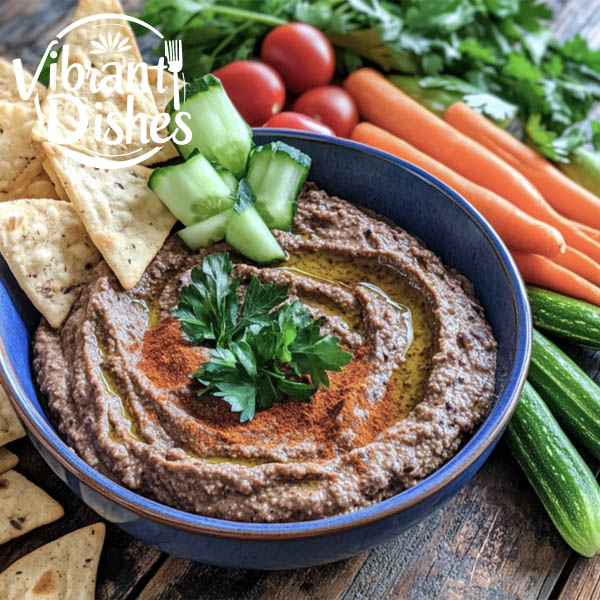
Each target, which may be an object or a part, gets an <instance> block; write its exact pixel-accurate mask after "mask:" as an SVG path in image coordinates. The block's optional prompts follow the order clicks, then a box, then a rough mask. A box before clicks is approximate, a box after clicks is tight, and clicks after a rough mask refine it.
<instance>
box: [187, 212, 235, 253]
mask: <svg viewBox="0 0 600 600" xmlns="http://www.w3.org/2000/svg"><path fill="white" fill-rule="evenodd" d="M232 214H233V209H232V208H230V209H229V210H225V211H223V212H221V213H219V214H216V215H214V216H212V217H210V219H206V220H204V221H200V223H196V224H195V225H192V226H190V227H186V228H185V229H182V230H181V231H178V232H177V235H178V236H179V237H180V238H181V239H182V240H183V242H184V243H185V245H186V246H188V247H189V248H191V249H192V250H197V249H198V248H205V247H206V246H210V245H211V244H216V243H217V242H220V241H221V240H224V239H225V234H226V233H227V223H228V222H229V218H230V217H231V215H232Z"/></svg>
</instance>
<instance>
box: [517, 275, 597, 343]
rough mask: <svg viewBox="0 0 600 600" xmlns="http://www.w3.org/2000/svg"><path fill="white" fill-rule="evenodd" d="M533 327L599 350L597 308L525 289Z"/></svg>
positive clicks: (547, 292)
mask: <svg viewBox="0 0 600 600" xmlns="http://www.w3.org/2000/svg"><path fill="white" fill-rule="evenodd" d="M527 293H528V295H529V304H530V305H531V315H532V317H533V324H534V325H535V326H536V327H539V328H540V329H544V330H545V331H549V332H550V333H552V334H554V335H556V336H557V337H561V338H564V339H566V340H570V341H572V342H575V343H577V344H581V345H583V346H588V347H590V348H598V349H600V307H598V306H595V305H594V304H589V303H588V302H584V301H583V300H576V299H575V298H570V297H569V296H563V295H562V294H557V293H556V292H551V291H550V290H543V289H542V288H538V287H534V286H531V285H528V286H527Z"/></svg>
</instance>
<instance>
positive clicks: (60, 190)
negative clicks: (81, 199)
mask: <svg viewBox="0 0 600 600" xmlns="http://www.w3.org/2000/svg"><path fill="white" fill-rule="evenodd" d="M44 156H45V155H44ZM42 167H44V171H45V172H46V175H47V176H48V178H49V179H50V181H51V182H52V185H53V186H54V191H55V192H56V195H57V197H58V199H59V200H65V201H66V202H69V197H68V196H67V192H65V188H64V187H63V186H62V183H61V182H60V179H59V178H58V177H57V175H56V173H55V172H54V169H53V167H52V163H51V162H50V161H49V160H48V159H47V158H46V159H45V160H44V162H43V163H42Z"/></svg>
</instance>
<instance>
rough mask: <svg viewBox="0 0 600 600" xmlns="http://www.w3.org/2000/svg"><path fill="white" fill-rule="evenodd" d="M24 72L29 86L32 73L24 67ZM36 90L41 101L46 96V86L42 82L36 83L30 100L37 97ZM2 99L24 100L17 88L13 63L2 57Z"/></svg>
mask: <svg viewBox="0 0 600 600" xmlns="http://www.w3.org/2000/svg"><path fill="white" fill-rule="evenodd" d="M23 73H24V75H25V85H26V86H27V87H28V88H29V85H30V84H31V80H32V77H31V74H30V73H28V72H27V71H26V70H25V69H23ZM36 92H37V93H38V95H39V97H40V102H41V101H42V100H44V98H46V88H45V87H44V86H43V85H42V84H41V83H36V85H35V89H34V91H33V94H32V95H31V98H30V100H28V102H29V101H32V100H33V99H34V98H35V94H36ZM0 100H9V101H10V102H24V100H23V99H22V98H21V96H20V95H19V90H18V89H17V81H16V79H15V72H14V70H13V66H12V63H10V62H7V61H6V60H4V59H3V58H0Z"/></svg>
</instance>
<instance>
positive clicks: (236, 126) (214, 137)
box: [167, 73, 253, 178]
mask: <svg viewBox="0 0 600 600" xmlns="http://www.w3.org/2000/svg"><path fill="white" fill-rule="evenodd" d="M185 98H186V99H185V101H184V102H182V103H181V108H180V110H179V111H175V110H174V109H173V101H171V103H170V104H169V106H168V107H167V112H168V113H169V114H170V115H171V120H170V122H169V133H173V131H174V130H175V129H176V127H177V126H176V123H175V114H174V113H175V112H187V113H189V114H190V115H191V120H188V124H189V127H190V129H191V131H192V141H191V142H190V143H189V144H177V148H178V150H179V153H180V154H181V155H182V156H183V157H184V158H187V157H188V156H189V155H190V154H191V153H192V152H193V150H195V149H198V150H199V151H200V152H201V153H202V154H204V156H206V158H208V160H211V161H214V162H218V163H219V164H221V165H223V166H224V167H225V168H227V169H229V170H230V171H231V172H232V173H233V175H234V176H235V177H237V178H241V177H243V176H244V175H245V173H246V163H247V162H248V156H249V154H250V150H251V149H252V146H253V143H252V130H251V129H250V127H249V125H248V124H247V123H246V122H245V121H244V119H242V117H241V116H240V114H239V113H238V111H237V109H236V108H235V106H234V105H233V103H232V102H231V100H230V99H229V96H227V93H226V92H225V90H224V89H223V86H222V85H221V82H220V81H219V80H218V79H217V78H216V77H215V76H214V75H211V74H210V73H209V74H208V75H204V76H203V77H200V78H198V79H196V80H194V81H193V82H191V83H189V84H188V85H187V86H186V88H185Z"/></svg>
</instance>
